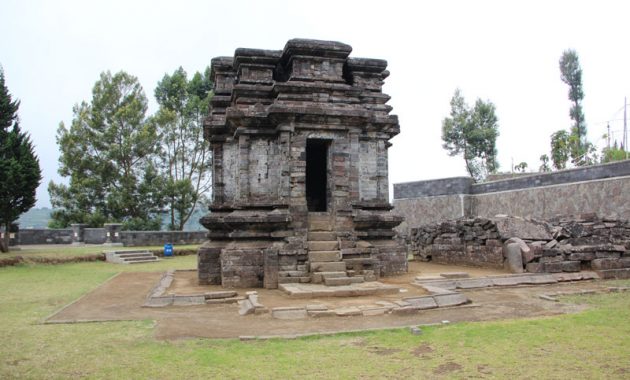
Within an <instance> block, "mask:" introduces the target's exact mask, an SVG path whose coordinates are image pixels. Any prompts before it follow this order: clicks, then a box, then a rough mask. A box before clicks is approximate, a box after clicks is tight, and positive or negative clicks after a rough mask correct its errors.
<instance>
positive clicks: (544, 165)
mask: <svg viewBox="0 0 630 380" xmlns="http://www.w3.org/2000/svg"><path fill="white" fill-rule="evenodd" d="M538 171H539V172H543V173H545V172H550V171H551V168H550V167H549V156H547V155H546V154H543V155H541V156H540V167H539V168H538Z"/></svg>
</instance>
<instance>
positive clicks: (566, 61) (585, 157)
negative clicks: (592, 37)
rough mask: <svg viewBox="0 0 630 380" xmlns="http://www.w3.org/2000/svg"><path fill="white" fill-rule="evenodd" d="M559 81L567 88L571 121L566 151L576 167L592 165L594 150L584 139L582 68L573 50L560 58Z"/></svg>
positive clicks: (564, 53)
mask: <svg viewBox="0 0 630 380" xmlns="http://www.w3.org/2000/svg"><path fill="white" fill-rule="evenodd" d="M559 64H560V79H562V82H564V83H566V84H567V85H568V86H569V100H570V101H571V109H570V111H569V116H570V117H571V120H573V125H572V126H571V133H570V138H569V140H568V149H569V154H570V157H571V162H572V163H573V164H574V165H576V166H584V165H592V164H593V163H595V159H596V158H595V157H593V155H592V154H593V152H594V151H595V148H594V147H593V145H592V144H591V143H590V142H588V141H587V139H586V121H585V119H584V111H583V110H582V100H583V99H584V89H583V86H582V67H581V66H580V60H579V58H578V54H577V52H576V51H575V50H573V49H569V50H565V51H564V52H563V53H562V56H561V57H560V63H559Z"/></svg>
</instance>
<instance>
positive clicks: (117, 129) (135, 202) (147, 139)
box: [48, 71, 165, 229]
mask: <svg viewBox="0 0 630 380" xmlns="http://www.w3.org/2000/svg"><path fill="white" fill-rule="evenodd" d="M73 111H74V117H73V120H72V124H71V125H70V128H67V127H66V126H65V125H64V124H63V123H61V124H60V126H59V128H58V130H57V144H58V145H59V149H60V151H61V157H60V159H59V163H60V167H59V173H60V174H61V175H62V176H64V177H69V184H68V185H64V184H55V183H53V182H51V183H50V184H49V186H48V191H49V193H50V197H51V203H52V205H53V207H54V208H55V209H56V210H55V211H54V212H53V213H52V215H51V216H52V218H53V222H52V225H55V226H67V225H68V224H70V223H88V224H90V225H93V226H94V225H101V224H102V223H103V222H105V221H122V222H123V223H124V224H125V226H126V227H128V228H133V229H159V226H160V221H159V213H160V211H161V209H162V203H163V202H162V192H163V189H164V187H165V184H164V181H163V180H162V178H161V176H160V175H159V173H158V170H157V168H156V165H155V162H154V160H155V158H156V154H157V152H158V148H159V145H158V136H157V134H156V131H155V127H154V126H153V125H152V124H150V123H147V122H146V116H145V115H146V111H147V98H146V96H145V94H144V91H143V89H142V86H140V84H139V83H138V80H137V78H136V77H134V76H131V75H129V74H127V73H125V72H122V71H121V72H118V73H116V74H114V75H112V74H111V73H110V72H106V73H102V74H101V76H100V79H99V80H98V81H97V82H96V84H95V85H94V88H93V90H92V101H91V103H89V104H88V103H86V102H82V103H81V104H79V105H75V107H74V109H73ZM125 226H124V227H123V228H125Z"/></svg>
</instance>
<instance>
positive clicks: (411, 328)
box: [409, 326, 422, 335]
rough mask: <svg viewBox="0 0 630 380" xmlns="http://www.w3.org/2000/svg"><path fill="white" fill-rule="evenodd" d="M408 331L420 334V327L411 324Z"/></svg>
mask: <svg viewBox="0 0 630 380" xmlns="http://www.w3.org/2000/svg"><path fill="white" fill-rule="evenodd" d="M409 332H410V333H411V334H412V335H421V334H422V330H421V329H420V327H417V326H412V327H410V328H409Z"/></svg>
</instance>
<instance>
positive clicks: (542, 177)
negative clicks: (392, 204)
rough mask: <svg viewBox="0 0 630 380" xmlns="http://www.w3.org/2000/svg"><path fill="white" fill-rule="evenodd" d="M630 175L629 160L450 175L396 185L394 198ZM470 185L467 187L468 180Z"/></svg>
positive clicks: (511, 188)
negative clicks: (479, 178) (521, 172)
mask: <svg viewBox="0 0 630 380" xmlns="http://www.w3.org/2000/svg"><path fill="white" fill-rule="evenodd" d="M626 176H630V160H624V161H617V162H611V163H607V164H599V165H593V166H586V167H581V168H571V169H565V170H559V171H556V172H548V173H532V174H531V175H525V176H519V177H516V178H508V179H501V180H496V181H490V182H484V183H472V178H470V177H450V178H440V179H433V180H423V181H415V182H403V183H395V184H394V199H395V200H396V199H407V198H421V197H430V196H439V195H456V194H462V195H478V194H488V193H496V192H501V191H509V190H520V189H529V188H535V187H545V186H553V185H561V184H565V183H576V182H584V181H592V180H600V179H610V178H616V177H626ZM467 181H468V182H469V185H468V186H466V182H467Z"/></svg>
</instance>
